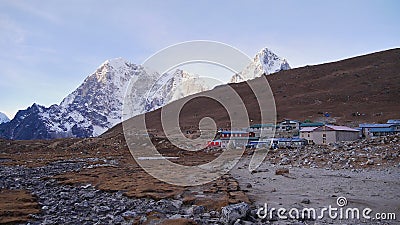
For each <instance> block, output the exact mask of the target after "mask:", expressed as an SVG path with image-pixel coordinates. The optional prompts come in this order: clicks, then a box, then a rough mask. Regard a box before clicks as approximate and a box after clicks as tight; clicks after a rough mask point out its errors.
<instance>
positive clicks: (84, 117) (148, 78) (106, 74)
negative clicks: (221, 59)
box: [0, 49, 290, 140]
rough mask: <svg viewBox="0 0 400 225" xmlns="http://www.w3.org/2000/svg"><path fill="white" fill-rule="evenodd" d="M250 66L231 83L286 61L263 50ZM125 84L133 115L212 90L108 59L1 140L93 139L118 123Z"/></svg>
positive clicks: (1, 131)
mask: <svg viewBox="0 0 400 225" xmlns="http://www.w3.org/2000/svg"><path fill="white" fill-rule="evenodd" d="M282 62H284V64H282ZM253 68H255V69H254V71H257V73H256V72H254V73H252V74H251V75H248V76H244V75H243V73H241V74H240V75H237V76H238V78H237V79H236V80H237V81H238V80H243V79H251V78H254V76H259V75H261V74H262V73H258V72H268V73H270V72H275V71H278V70H280V69H288V68H290V67H289V65H288V64H287V62H286V61H284V60H283V61H282V59H281V58H279V57H278V56H276V55H275V54H273V53H272V52H271V51H269V50H268V49H264V50H262V51H261V52H260V53H259V54H257V56H256V57H255V59H254V61H253V62H252V63H251V64H250V65H249V66H248V67H247V69H248V70H252V69H253ZM129 82H131V83H132V86H133V89H132V91H131V93H129V98H130V102H131V103H132V105H130V107H133V110H132V111H131V112H133V115H138V114H142V113H145V112H149V111H152V110H155V109H158V108H160V107H162V106H163V105H165V104H167V103H170V102H172V101H174V100H177V99H180V98H182V97H185V96H188V95H191V94H195V93H198V92H202V91H206V90H210V89H212V88H213V87H212V86H211V85H210V84H208V83H207V82H204V80H202V79H200V78H199V76H198V75H194V74H190V73H188V72H185V71H183V70H180V69H177V70H175V71H172V72H170V73H165V74H162V75H160V74H158V73H157V72H149V71H146V70H145V69H144V68H143V67H142V66H140V65H136V64H133V63H130V62H128V61H127V60H124V59H122V58H117V59H112V60H107V61H105V62H104V63H103V64H102V65H101V66H100V67H99V68H98V69H97V70H96V71H95V72H94V73H93V74H91V75H90V76H88V77H87V78H86V79H85V80H84V82H83V83H82V84H81V85H80V86H79V87H78V88H77V89H76V90H75V91H73V92H72V93H71V94H69V95H68V96H67V97H65V98H64V100H62V102H61V103H60V104H59V105H57V104H54V105H52V106H50V107H48V108H47V107H44V106H40V105H37V104H33V105H32V106H31V107H29V108H27V109H26V110H20V111H19V112H18V113H17V115H16V116H15V118H14V119H13V120H12V121H11V122H9V123H7V124H2V125H0V137H3V138H7V139H23V140H29V139H52V138H63V137H93V136H98V135H100V134H102V133H103V132H104V131H106V130H107V129H109V128H111V127H113V126H114V125H116V124H117V123H119V122H121V120H122V108H123V104H124V96H125V92H126V90H127V87H128V85H129Z"/></svg>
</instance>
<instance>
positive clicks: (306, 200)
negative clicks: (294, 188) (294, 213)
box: [301, 198, 310, 204]
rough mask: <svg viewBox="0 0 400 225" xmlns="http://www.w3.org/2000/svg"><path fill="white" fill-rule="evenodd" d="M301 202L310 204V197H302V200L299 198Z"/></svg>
mask: <svg viewBox="0 0 400 225" xmlns="http://www.w3.org/2000/svg"><path fill="white" fill-rule="evenodd" d="M301 203H303V204H310V199H308V198H303V200H301Z"/></svg>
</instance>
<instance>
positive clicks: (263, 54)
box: [230, 48, 290, 83]
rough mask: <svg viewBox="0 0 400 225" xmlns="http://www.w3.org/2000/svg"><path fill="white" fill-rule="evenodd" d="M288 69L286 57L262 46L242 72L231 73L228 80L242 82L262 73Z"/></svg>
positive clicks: (266, 73) (267, 73)
mask: <svg viewBox="0 0 400 225" xmlns="http://www.w3.org/2000/svg"><path fill="white" fill-rule="evenodd" d="M288 69H290V66H289V63H288V62H287V61H286V59H284V58H281V57H279V56H278V55H276V54H275V53H274V52H272V51H271V50H270V49H269V48H263V49H261V50H260V51H259V52H258V53H257V54H256V55H255V57H254V58H253V61H252V62H251V63H250V64H249V65H248V66H247V67H246V68H245V69H244V70H243V71H242V72H240V73H238V74H235V75H233V77H232V78H231V81H230V82H232V83H237V82H242V81H245V80H250V79H254V78H256V77H260V76H262V75H263V74H265V75H269V74H271V73H276V72H279V71H281V70H288Z"/></svg>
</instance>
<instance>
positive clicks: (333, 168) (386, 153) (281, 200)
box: [0, 136, 400, 224]
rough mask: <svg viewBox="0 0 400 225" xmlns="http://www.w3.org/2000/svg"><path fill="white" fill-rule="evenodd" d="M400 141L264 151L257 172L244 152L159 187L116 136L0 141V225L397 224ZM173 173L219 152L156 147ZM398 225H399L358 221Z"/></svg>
mask: <svg viewBox="0 0 400 225" xmlns="http://www.w3.org/2000/svg"><path fill="white" fill-rule="evenodd" d="M399 140H400V138H399V136H388V137H383V138H378V139H370V140H359V141H355V142H346V143H339V144H335V145H329V146H307V147H304V148H301V149H278V150H274V151H270V152H269V153H268V155H267V158H266V160H265V162H264V163H263V164H262V165H261V166H260V167H259V168H258V169H257V170H255V171H253V172H251V173H250V172H249V171H248V169H247V166H248V161H249V158H250V157H251V154H252V153H251V152H246V154H245V155H244V157H243V159H242V160H241V161H240V162H239V163H238V165H237V166H236V167H235V168H234V169H233V170H232V171H231V172H230V173H229V174H227V175H225V176H223V177H221V178H220V179H218V180H215V181H213V182H211V183H209V184H206V185H202V186H195V187H177V186H173V185H168V184H166V183H163V182H160V181H158V180H156V179H154V178H153V177H151V176H149V175H148V174H147V173H146V172H144V171H143V170H142V169H141V168H140V167H139V166H138V165H137V164H136V163H135V161H134V160H133V158H132V157H131V155H130V153H129V151H128V150H127V147H126V144H125V143H124V140H123V138H121V137H120V136H114V137H107V138H104V139H103V138H89V139H63V140H52V141H7V140H0V153H1V154H0V196H1V199H2V201H1V203H0V223H6V224H7V223H9V224H14V223H21V224H226V223H228V224H234V223H235V224H325V223H329V224H359V223H360V221H354V220H353V221H352V220H340V221H338V220H329V219H324V220H289V219H287V220H279V219H277V217H276V215H274V216H273V217H272V218H267V219H261V218H259V217H258V215H257V213H256V212H257V209H258V208H259V207H261V206H263V204H264V203H268V204H269V205H270V206H271V207H286V208H291V207H294V208H300V209H301V208H303V207H315V208H320V207H323V206H326V205H329V204H331V205H334V204H336V203H335V201H336V199H337V198H338V197H341V196H344V197H346V198H347V200H348V202H349V206H354V207H367V206H368V207H370V208H372V209H373V211H374V212H395V213H397V216H399V215H400V212H399V211H400V210H399V209H400V205H399V203H398V202H400V201H399V200H400V194H399V193H400V183H399V180H400V173H399V172H400V164H399V163H400V156H399V153H400V148H399V142H400V141H399ZM154 141H155V143H157V144H158V145H159V148H160V151H161V152H163V153H164V155H167V156H176V155H179V158H178V159H176V162H177V163H181V164H185V165H193V164H199V163H204V162H207V161H210V160H212V159H214V158H215V157H217V156H218V155H219V154H220V151H205V152H188V153H184V154H183V153H182V152H178V153H176V152H175V151H172V150H171V146H170V145H169V144H168V142H166V141H165V140H163V139H157V140H154ZM361 223H362V224H399V220H398V219H397V220H391V221H383V220H362V221H361Z"/></svg>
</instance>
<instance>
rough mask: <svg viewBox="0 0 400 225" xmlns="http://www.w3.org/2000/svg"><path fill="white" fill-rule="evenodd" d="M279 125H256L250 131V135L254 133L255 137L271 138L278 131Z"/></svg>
mask: <svg viewBox="0 0 400 225" xmlns="http://www.w3.org/2000/svg"><path fill="white" fill-rule="evenodd" d="M277 127H278V126H277V125H275V124H271V123H267V124H254V125H251V126H250V127H249V129H248V131H249V132H250V133H254V137H257V138H260V137H271V136H273V134H274V133H275V131H276V129H277Z"/></svg>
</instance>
